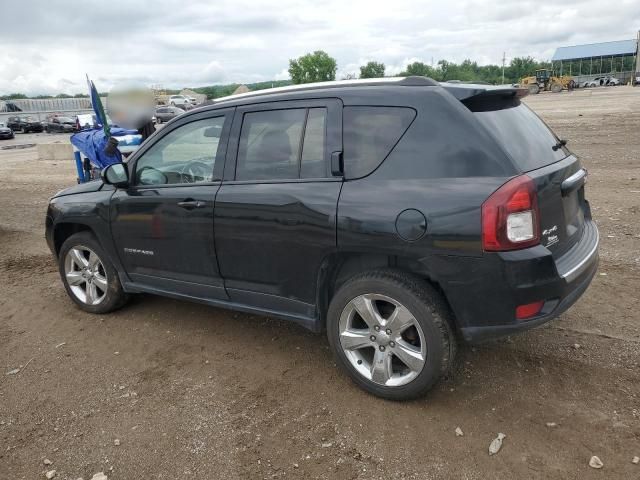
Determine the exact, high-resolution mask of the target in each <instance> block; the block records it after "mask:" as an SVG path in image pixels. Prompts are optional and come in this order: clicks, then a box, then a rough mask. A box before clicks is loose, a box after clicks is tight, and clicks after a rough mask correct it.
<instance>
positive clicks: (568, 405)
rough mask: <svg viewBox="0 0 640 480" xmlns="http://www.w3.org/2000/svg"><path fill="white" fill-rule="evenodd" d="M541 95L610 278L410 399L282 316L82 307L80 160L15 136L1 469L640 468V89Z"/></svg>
mask: <svg viewBox="0 0 640 480" xmlns="http://www.w3.org/2000/svg"><path fill="white" fill-rule="evenodd" d="M527 102H528V103H529V104H530V105H531V106H532V107H533V108H534V109H535V110H536V111H537V112H539V114H541V115H542V117H543V118H544V119H545V120H546V121H547V122H548V123H549V124H550V125H551V126H552V127H553V128H554V129H555V130H556V131H557V132H558V134H559V135H560V136H561V138H566V139H568V140H569V146H570V147H571V148H572V149H573V151H574V152H575V153H576V154H578V155H579V156H580V157H581V158H582V160H583V162H584V165H585V166H586V167H587V168H588V169H589V173H590V176H589V182H588V185H587V196H588V198H589V200H590V201H591V204H592V206H593V213H594V216H595V219H596V221H597V223H598V225H599V228H600V233H601V237H602V241H601V265H600V271H599V274H598V275H597V276H596V278H595V279H594V282H593V284H592V286H591V287H590V288H589V290H588V291H587V292H586V294H585V295H584V296H583V298H582V299H581V300H580V301H579V302H578V303H577V304H576V305H575V306H574V307H573V308H572V309H570V310H569V311H568V312H567V313H565V314H564V315H562V316H561V317H560V318H559V319H558V320H556V321H554V322H552V323H550V324H548V325H546V326H543V327H541V328H538V329H536V330H533V331H530V332H527V333H524V334H522V335H519V336H514V337H511V338H508V339H505V340H502V341H499V342H495V343H491V344H487V345H483V346H480V347H475V348H470V347H462V348H461V351H460V355H459V357H458V360H457V365H456V369H455V373H454V374H453V375H452V376H451V378H449V379H447V380H446V381H443V382H441V383H440V384H439V385H438V386H437V387H436V388H435V389H434V390H433V391H432V392H431V393H430V394H429V395H428V396H427V397H425V398H424V399H421V400H418V401H413V402H408V403H393V402H387V401H383V400H380V399H377V398H374V397H372V396H369V395H367V394H366V393H364V392H362V391H361V390H359V389H358V388H356V387H355V386H354V385H353V384H352V383H351V382H350V381H349V380H348V378H347V377H346V375H344V374H342V373H341V372H340V371H339V370H338V369H337V368H336V366H335V363H334V361H333V359H332V356H331V353H330V351H329V349H328V344H327V341H326V339H325V338H324V337H323V336H318V335H313V334H311V333H309V332H307V331H305V330H303V329H301V328H298V327H296V326H293V325H290V324H287V323H285V322H281V321H278V320H273V319H269V318H264V317H258V316H251V315H245V314H238V313H233V312H229V311H225V310H219V309H215V308H210V307H206V306H202V305H196V304H191V303H186V302H181V301H176V300H170V299H165V298H159V297H152V296H146V295H140V296H139V297H136V298H135V299H134V300H133V301H132V302H131V303H130V304H129V305H128V306H127V307H125V308H124V309H122V310H121V311H118V312H116V313H114V314H111V315H107V316H94V315H89V314H86V313H83V312H81V311H79V310H78V309H76V308H75V307H74V306H73V304H72V302H71V301H70V300H69V299H68V298H67V296H66V294H65V292H64V290H63V287H62V285H61V283H60V279H59V277H58V274H57V271H56V266H55V264H54V262H53V260H52V258H51V255H50V253H49V252H48V250H47V247H46V245H45V242H44V239H43V230H44V226H43V223H44V213H45V208H46V203H47V200H48V198H49V197H50V196H51V195H52V194H53V193H55V192H56V191H57V190H59V189H61V188H64V187H65V186H68V185H70V184H72V183H73V182H74V181H75V175H74V167H73V164H72V162H71V160H70V161H69V162H68V164H64V163H59V164H58V165H55V164H53V163H51V162H39V161H38V160H37V159H36V153H35V149H34V148H30V149H24V150H1V149H0V245H2V248H1V249H0V365H1V366H2V368H3V369H4V371H2V372H0V479H11V480H13V479H37V478H45V477H44V475H45V472H46V471H48V470H52V469H55V470H56V471H57V476H56V477H55V478H57V479H58V478H60V479H76V478H78V477H83V478H85V479H89V478H91V476H92V475H93V474H94V473H96V472H99V471H104V472H105V473H107V474H108V476H109V479H110V480H111V479H138V478H145V479H151V478H154V479H178V478H194V479H195V478H198V479H199V478H203V479H204V478H206V479H217V478H220V479H223V478H224V479H247V478H251V479H254V478H256V479H260V478H303V479H309V478H326V479H377V478H380V479H440V478H442V479H449V478H461V479H484V478H554V479H556V478H575V479H590V478H607V479H614V478H620V479H629V478H640V465H634V464H632V458H633V457H634V456H636V455H638V456H640V381H639V376H640V375H639V374H640V314H639V313H638V306H639V305H640V293H639V290H640V288H639V287H640V248H639V247H640V221H639V220H640V170H639V169H638V165H639V163H638V162H639V161H640V160H639V158H638V152H639V151H640V113H639V112H640V88H636V89H633V88H630V87H616V88H598V89H593V90H588V91H574V92H572V93H567V92H563V93H561V94H540V95H538V96H535V97H532V98H528V99H527ZM57 140H62V141H64V136H62V135H48V134H33V135H21V134H18V135H17V136H16V140H14V141H8V142H2V143H0V147H2V146H3V145H8V144H10V143H24V142H31V141H33V142H36V143H37V142H42V141H57ZM16 368H20V369H21V370H20V371H19V373H17V374H12V375H7V374H6V373H7V372H9V371H11V370H14V369H16ZM548 424H549V425H551V426H548ZM456 427H460V428H461V429H462V431H463V432H464V435H463V436H456V434H455V429H456ZM499 432H501V433H504V434H506V438H505V439H504V444H503V447H502V450H501V451H500V452H499V453H498V454H497V455H494V456H489V455H488V447H489V444H490V442H491V441H492V439H494V438H495V437H496V436H497V434H498V433H499ZM116 440H118V441H117V442H116ZM117 444H119V445H117ZM593 455H597V456H598V457H599V458H600V459H601V460H602V462H603V463H604V467H603V469H602V470H595V469H592V468H590V467H589V465H588V463H589V459H590V458H591V457H592V456H593ZM45 458H46V459H48V460H50V461H51V462H53V464H52V465H45V464H44V459H45Z"/></svg>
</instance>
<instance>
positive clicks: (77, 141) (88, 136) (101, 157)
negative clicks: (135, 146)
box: [71, 127, 138, 169]
mask: <svg viewBox="0 0 640 480" xmlns="http://www.w3.org/2000/svg"><path fill="white" fill-rule="evenodd" d="M137 133H138V132H137V131H136V130H128V129H126V128H120V127H111V136H112V137H115V138H116V139H117V138H118V136H123V135H135V134H137ZM107 141H108V139H107V137H106V136H105V134H104V130H102V129H93V130H84V131H82V132H78V133H75V134H73V135H71V143H72V144H73V145H74V146H75V147H76V148H77V149H78V150H80V152H82V154H83V155H84V156H85V157H87V158H88V159H89V161H90V162H91V163H92V164H93V165H94V166H96V167H98V168H99V169H103V168H104V167H106V166H107V165H111V164H112V163H120V162H122V154H121V153H120V152H119V151H116V154H115V155H107V154H106V153H104V147H105V146H106V145H107Z"/></svg>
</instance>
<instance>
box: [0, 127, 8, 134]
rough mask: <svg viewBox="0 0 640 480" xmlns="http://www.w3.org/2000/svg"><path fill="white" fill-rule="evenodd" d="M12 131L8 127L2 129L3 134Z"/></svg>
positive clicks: (0, 128) (0, 130)
mask: <svg viewBox="0 0 640 480" xmlns="http://www.w3.org/2000/svg"><path fill="white" fill-rule="evenodd" d="M10 131H11V129H10V128H8V127H0V132H2V133H9V132H10Z"/></svg>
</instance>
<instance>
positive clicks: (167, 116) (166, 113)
mask: <svg viewBox="0 0 640 480" xmlns="http://www.w3.org/2000/svg"><path fill="white" fill-rule="evenodd" d="M182 113H184V110H181V109H180V108H178V107H158V108H156V123H164V122H168V121H169V120H171V119H172V118H175V117H177V116H178V115H180V114H182Z"/></svg>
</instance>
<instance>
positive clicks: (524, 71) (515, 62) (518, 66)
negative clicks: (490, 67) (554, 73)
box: [505, 57, 538, 82]
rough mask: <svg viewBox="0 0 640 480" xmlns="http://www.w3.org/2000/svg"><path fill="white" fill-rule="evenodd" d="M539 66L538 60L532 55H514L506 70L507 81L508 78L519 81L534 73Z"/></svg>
mask: <svg viewBox="0 0 640 480" xmlns="http://www.w3.org/2000/svg"><path fill="white" fill-rule="evenodd" d="M536 68H538V62H536V61H535V60H534V59H533V58H531V57H514V58H513V59H511V62H510V63H509V68H508V69H506V70H505V81H507V78H508V79H509V80H511V81H512V82H519V81H520V79H521V78H523V77H529V76H531V75H533V74H534V73H535V71H536Z"/></svg>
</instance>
